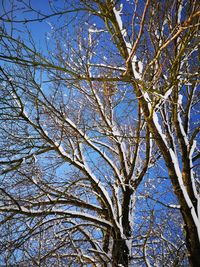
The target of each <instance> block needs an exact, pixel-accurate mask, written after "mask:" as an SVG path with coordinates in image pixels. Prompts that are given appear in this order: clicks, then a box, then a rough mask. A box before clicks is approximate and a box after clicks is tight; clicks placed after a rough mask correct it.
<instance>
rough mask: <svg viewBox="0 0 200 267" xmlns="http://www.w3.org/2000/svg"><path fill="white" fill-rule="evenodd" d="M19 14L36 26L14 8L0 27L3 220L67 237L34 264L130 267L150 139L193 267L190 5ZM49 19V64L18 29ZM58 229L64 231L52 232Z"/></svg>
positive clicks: (194, 30) (105, 5) (194, 104)
mask: <svg viewBox="0 0 200 267" xmlns="http://www.w3.org/2000/svg"><path fill="white" fill-rule="evenodd" d="M3 2H4V1H3ZM14 2H15V1H14ZM21 5H22V6H23V5H24V6H25V7H26V11H29V12H30V13H29V14H32V16H33V17H31V18H29V19H27V18H25V19H20V20H19V19H18V17H17V11H16V16H15V17H13V14H14V9H13V12H11V13H9V12H7V11H6V9H4V10H5V12H4V14H3V15H2V16H1V20H2V21H3V22H4V25H5V26H4V28H3V27H2V33H1V38H2V44H3V45H2V51H1V54H0V58H1V59H2V60H4V61H7V62H8V64H7V67H5V68H4V69H1V79H2V90H1V94H2V100H1V102H2V108H3V109H2V114H1V117H2V120H3V122H4V123H3V124H2V125H3V126H1V131H2V136H3V137H4V139H2V140H3V141H2V145H1V150H2V155H3V157H2V160H1V164H2V165H3V168H2V175H3V177H4V178H3V181H2V183H3V186H2V189H1V190H2V195H3V196H4V200H3V199H2V201H3V202H2V207H1V211H4V212H5V213H6V216H7V218H8V219H10V216H11V215H10V214H12V216H13V219H15V218H16V216H22V217H23V218H26V220H27V222H26V223H25V225H29V224H30V222H29V220H32V217H34V218H37V219H36V221H37V220H38V217H39V218H42V219H43V221H42V223H41V222H40V223H39V224H38V225H39V226H40V225H41V224H42V227H46V226H43V225H48V227H49V228H48V229H55V230H54V231H55V237H56V235H58V234H60V231H62V230H60V229H62V227H64V228H65V229H66V228H68V231H67V232H68V234H69V236H68V237H67V238H68V239H67V241H62V242H61V239H59V242H58V244H57V245H58V249H56V250H55V251H54V250H53V249H52V248H51V246H50V245H49V250H50V251H51V257H47V256H46V257H45V255H44V254H43V256H42V258H41V260H42V259H45V260H46V259H47V258H48V259H49V258H51V259H52V258H53V257H55V259H56V260H57V264H58V265H59V264H60V263H58V262H59V260H60V257H62V256H63V257H64V258H65V257H66V262H67V261H68V258H69V257H76V259H77V260H78V261H79V263H80V264H81V263H82V264H86V262H88V263H89V262H91V263H95V261H96V259H97V258H98V260H99V262H101V263H102V262H104V264H105V265H106V264H108V262H112V264H113V266H117V264H118V265H119V264H122V265H123V266H128V265H129V264H130V263H129V255H130V254H131V250H130V247H129V245H128V243H129V241H131V240H132V229H131V224H130V222H131V221H132V220H131V219H130V213H132V208H133V206H134V201H135V200H134V198H133V195H134V194H135V191H136V189H137V187H138V185H139V184H140V183H141V181H142V179H143V177H144V175H145V174H146V172H147V169H148V167H149V165H151V164H152V162H155V161H156V160H157V158H156V156H155V155H156V153H155V152H154V153H153V154H154V155H153V154H152V152H151V142H150V140H151V135H152V137H153V139H154V141H155V143H156V144H157V146H158V147H159V150H160V153H161V154H162V157H163V159H164V161H165V164H166V168H167V170H168V175H169V177H170V179H171V183H172V187H173V191H174V193H175V195H176V197H177V200H178V203H179V205H180V211H181V214H182V217H183V221H184V230H185V240H186V247H187V250H188V259H189V263H190V265H191V266H199V265H200V262H199V253H200V241H199V239H200V219H199V187H198V177H197V174H196V172H195V171H196V170H197V167H198V165H197V163H198V160H199V152H198V148H197V146H196V141H197V140H198V134H199V126H198V124H197V123H196V120H197V116H198V110H197V108H198V105H199V103H198V90H197V89H198V81H197V75H198V64H197V61H198V53H197V47H198V43H199V40H198V29H199V10H198V3H197V1H191V2H190V1H184V0H183V1H150V0H147V1H146V2H138V1H133V2H129V1H126V2H125V3H124V6H123V5H122V3H121V1H116V2H115V1H111V0H107V1H99V0H97V1H77V2H74V3H73V4H71V3H69V2H68V1H66V2H65V4H64V5H65V6H62V7H58V6H57V7H56V6H55V5H52V3H50V5H49V7H50V10H49V14H46V13H45V14H44V13H42V11H40V12H39V11H38V10H37V8H34V7H33V6H34V5H31V4H30V3H29V4H28V5H26V2H23V1H22V3H21ZM74 12H75V13H74ZM69 13H70V14H76V15H75V16H73V15H71V16H69V17H68V18H69V20H68V21H69V24H67V25H66V20H65V18H66V15H67V16H68V14H69ZM34 15H37V16H36V17H35V16H34ZM61 15H62V16H61ZM59 16H61V17H59ZM49 18H53V19H55V18H60V20H58V21H57V28H53V26H52V33H51V35H49V36H48V38H53V39H54V41H52V39H51V43H49V42H48V41H47V42H48V52H49V53H48V54H47V52H45V53H42V52H40V51H39V50H38V47H37V46H36V45H35V44H34V42H33V39H32V36H31V33H30V34H29V44H28V43H27V42H25V41H22V39H20V38H19V36H18V35H17V33H16V32H15V30H14V29H15V27H14V26H13V25H18V24H17V23H19V22H25V23H27V22H31V21H38V20H45V19H49ZM10 22H11V23H12V24H11V25H12V27H11V28H12V30H11V31H10V33H8V31H9V28H8V26H7V23H10ZM70 23H71V24H70ZM75 25H80V27H78V29H77V27H75ZM73 26H74V27H73ZM11 64H12V65H14V67H11ZM136 109H137V112H136ZM8 144H9V146H8ZM5 147H6V149H5ZM36 159H37V160H36ZM50 163H51V164H50ZM64 163H65V164H64ZM63 164H64V166H63ZM61 166H62V168H61ZM10 174H11V175H12V180H11V181H12V182H11V183H10V184H9V181H10ZM6 177H9V180H8V179H6ZM14 181H15V182H14ZM13 185H15V187H13ZM28 188H29V189H28ZM27 189H28V191H27ZM13 194H14V195H15V196H13ZM131 201H133V206H131ZM102 217H103V218H102ZM55 218H56V219H55ZM58 218H59V221H60V224H61V225H64V226H62V227H61V226H60V227H58V228H56V225H55V223H54V222H55V221H56V222H57V220H58ZM72 219H73V220H72ZM3 220H5V221H6V218H4V219H3ZM26 220H25V221H26ZM51 220H52V221H51ZM85 221H87V223H86V224H85ZM150 221H151V220H150ZM23 223H24V222H23ZM37 223H38V221H37V222H36V225H37ZM15 226H17V227H18V225H17V224H16V225H15ZM23 227H25V226H24V224H23ZM23 227H22V226H21V228H23ZM21 228H20V229H21ZM36 228H37V227H36ZM150 228H152V227H150ZM25 229H26V227H25ZM27 229H28V228H27ZM27 229H26V231H27ZM31 229H32V228H31ZM69 229H70V230H69ZM88 229H90V232H91V229H93V231H94V232H92V236H93V238H91V233H90V234H89V233H88V231H87V230H88ZM34 230H35V229H33V230H32V231H34ZM26 231H25V232H26ZM39 232H41V231H39ZM45 232H46V231H45ZM97 232H99V240H100V241H98V234H97ZM76 234H78V235H79V247H80V249H79V248H78V247H77V244H76V242H75V240H76ZM154 234H155V233H154ZM149 236H153V232H151V231H150V232H149ZM65 238H66V235H65ZM93 239H94V240H95V241H92V240H93ZM55 240H56V238H55ZM80 240H86V241H87V242H86V243H87V245H85V243H84V242H83V243H82V244H81V243H80ZM147 241H148V238H147V239H146V240H145V242H144V243H143V244H147ZM39 243H40V242H39ZM60 243H61V244H60ZM168 243H169V242H168ZM80 244H81V245H80ZM67 245H69V250H68V251H70V249H71V250H72V251H71V253H69V252H68V254H67V255H65V253H64V252H63V251H62V247H63V246H65V247H66V246H67ZM53 246H54V247H55V246H56V245H55V244H54V245H53ZM143 248H144V249H143V252H144V254H145V253H146V252H145V249H146V247H145V246H144V245H143ZM86 250H87V252H88V251H90V253H89V254H85V251H86ZM178 250H179V248H178V249H177V251H178ZM38 251H40V250H38ZM62 252H63V253H62ZM43 253H44V252H43ZM48 256H49V255H48ZM30 257H31V256H30ZM144 258H145V264H146V265H147V266H149V265H150V263H149V262H148V261H147V259H148V257H146V256H145V257H144ZM38 259H40V258H39V257H38ZM37 264H38V265H39V264H40V262H38V263H37ZM106 266H107V265H106ZM172 266H173V265H172ZM174 266H176V265H174Z"/></svg>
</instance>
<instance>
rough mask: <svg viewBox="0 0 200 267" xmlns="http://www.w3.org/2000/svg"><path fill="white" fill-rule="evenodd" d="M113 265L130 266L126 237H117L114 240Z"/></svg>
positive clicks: (114, 266) (115, 266)
mask: <svg viewBox="0 0 200 267" xmlns="http://www.w3.org/2000/svg"><path fill="white" fill-rule="evenodd" d="M112 259H113V262H112V266H113V267H117V266H120V264H121V266H123V267H129V266H130V265H129V249H128V246H127V244H126V240H124V239H117V240H114V244H113V251H112Z"/></svg>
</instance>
